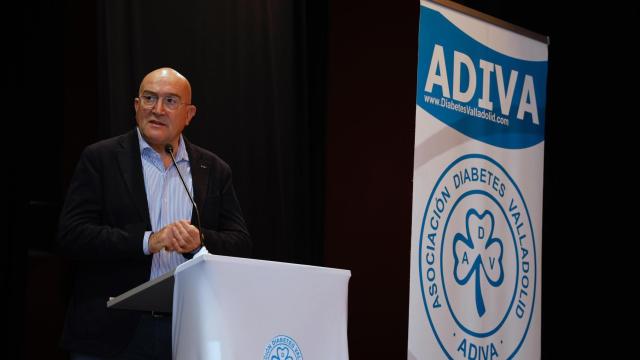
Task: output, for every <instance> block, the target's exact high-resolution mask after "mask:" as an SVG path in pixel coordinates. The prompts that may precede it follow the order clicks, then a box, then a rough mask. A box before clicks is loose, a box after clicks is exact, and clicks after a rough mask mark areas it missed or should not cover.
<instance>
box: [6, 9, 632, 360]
mask: <svg viewBox="0 0 640 360" xmlns="http://www.w3.org/2000/svg"><path fill="white" fill-rule="evenodd" d="M461 3H463V4H465V5H467V6H470V7H472V8H474V9H476V10H479V11H482V12H485V13H487V14H490V15H493V16H495V17H498V18H500V19H502V20H506V21H508V22H511V23H514V24H516V25H519V26H522V27H524V28H527V29H529V30H532V31H535V32H538V33H540V34H544V35H549V36H550V38H551V44H550V47H549V54H550V55H549V79H548V98H547V120H546V125H547V128H546V132H547V133H546V144H545V173H544V217H543V239H544V241H543V255H542V269H543V270H542V271H543V278H544V281H543V283H542V284H543V285H542V286H543V296H542V308H543V313H542V314H543V318H542V321H543V322H542V325H543V331H542V340H543V342H542V352H543V357H544V358H558V357H560V358H561V357H563V355H572V356H575V355H576V352H579V351H585V352H586V351H590V350H589V349H590V347H584V346H582V347H576V346H572V345H571V344H568V336H569V337H572V336H573V335H571V336H570V334H569V333H575V332H580V333H581V334H583V335H584V336H585V337H586V339H588V340H593V342H591V343H592V344H594V346H595V345H597V344H598V343H601V342H602V341H603V340H602V339H603V337H605V338H606V336H607V334H603V333H602V331H596V330H594V328H595V326H594V325H593V322H599V321H607V319H608V318H610V316H609V315H607V314H608V313H607V311H609V310H610V309H611V308H612V307H615V306H616V300H615V298H616V294H615V292H612V291H611V290H608V289H607V288H606V286H604V285H603V283H602V282H601V281H600V280H599V279H601V278H602V277H603V276H604V274H603V273H604V271H603V264H611V266H610V267H612V268H613V271H612V272H611V274H613V277H614V278H615V277H616V276H617V275H620V274H623V273H624V272H626V271H627V270H628V267H629V265H627V266H625V264H627V263H629V259H628V258H625V257H624V256H623V255H624V252H625V251H624V250H625V249H626V248H627V246H628V245H626V244H627V243H628V242H629V241H630V240H631V238H628V235H625V232H624V230H625V229H626V228H628V227H629V222H628V221H627V220H626V218H625V216H624V215H625V214H624V213H622V212H621V211H620V210H619V209H620V208H619V205H620V203H623V202H625V201H631V199H630V197H631V196H632V195H633V196H634V191H632V190H629V187H631V188H632V187H633V184H634V182H637V180H635V179H637V176H635V177H634V176H632V175H630V174H629V173H627V172H626V171H629V168H632V167H634V165H635V163H637V160H634V159H633V156H632V154H634V153H637V151H636V152H634V151H633V149H632V147H633V145H634V144H633V142H632V141H630V140H629V134H630V129H631V128H632V127H631V126H632V125H633V124H632V123H633V122H635V121H637V120H638V115H637V114H636V113H637V110H635V108H634V105H635V103H636V102H637V101H636V100H635V99H636V97H637V87H638V85H637V79H638V76H637V72H638V69H637V68H638V65H637V63H638V61H637V58H636V57H635V56H634V55H632V53H633V52H634V51H636V50H635V49H634V47H637V43H638V40H637V39H635V38H634V36H635V35H632V34H635V33H636V32H637V26H638V6H637V5H635V3H631V4H629V5H624V6H622V5H620V4H617V5H615V6H614V5H612V4H604V5H601V6H598V7H593V6H586V5H585V6H581V7H573V8H568V7H567V8H562V9H558V4H556V3H554V2H552V1H550V0H543V1H535V2H534V1H528V2H524V3H523V2H512V1H498V0H494V1H463V2H461ZM14 6H15V5H14ZM418 13H419V3H418V1H405V0H402V1H400V0H397V1H381V0H371V1H367V2H356V1H345V0H341V1H338V0H329V1H318V0H316V1H313V0H282V1H277V0H271V1H269V0H253V1H249V0H221V1H206V0H195V1H183V2H179V3H177V2H170V1H164V0H162V1H135V2H134V1H131V2H129V1H118V0H116V1H109V0H97V1H94V2H90V1H80V0H66V1H64V2H53V1H44V0H34V1H30V2H28V3H25V4H23V5H20V6H16V8H15V9H14V8H13V7H12V8H10V9H9V10H7V11H6V12H5V14H4V16H3V18H4V20H5V25H3V27H7V28H6V29H4V28H3V29H4V30H5V31H4V33H5V34H6V36H5V38H6V43H5V46H6V49H7V50H8V51H7V53H6V54H5V55H4V56H5V57H7V58H9V59H10V60H11V61H12V62H11V64H12V65H11V66H6V68H5V73H4V74H3V75H4V79H5V84H6V85H7V88H8V90H9V93H10V96H7V97H6V98H5V99H4V100H5V101H6V102H5V112H6V111H7V110H8V107H14V106H17V107H18V108H19V109H20V111H19V112H18V113H17V115H11V116H7V117H6V118H5V122H6V123H7V127H6V129H7V131H10V132H11V134H6V136H5V140H6V141H9V142H10V144H12V145H11V146H8V147H7V148H6V150H5V153H4V156H5V158H6V159H8V160H9V162H8V163H7V165H6V166H7V167H6V169H7V170H6V171H5V173H8V174H10V175H11V176H10V177H9V179H10V181H9V185H8V186H6V189H5V191H6V192H7V196H6V197H5V198H6V199H7V200H6V204H7V210H8V212H7V214H8V216H6V217H4V219H5V220H3V221H7V220H8V221H7V224H6V226H3V229H5V233H4V236H3V237H5V238H6V239H7V246H6V247H5V249H6V250H5V252H4V258H3V260H4V261H3V273H5V274H6V276H4V277H3V279H4V285H5V287H6V288H7V289H8V295H7V296H5V297H4V300H3V301H6V302H8V303H7V304H6V307H5V309H9V311H7V313H8V316H7V321H8V322H9V324H11V325H10V326H11V329H12V331H11V333H10V336H9V337H8V338H6V339H5V341H7V345H6V346H5V349H7V350H8V358H15V359H21V358H27V359H41V358H47V359H65V358H66V354H65V353H64V352H63V351H61V350H60V349H58V347H57V341H58V339H59V336H60V331H61V326H62V319H63V316H64V311H65V306H66V301H67V295H68V294H67V291H68V289H69V287H70V286H71V284H70V283H69V281H70V280H69V271H70V270H71V265H70V264H69V263H67V262H66V261H65V260H63V259H62V258H61V257H60V256H58V255H57V254H56V252H55V246H54V240H55V232H56V222H57V216H58V212H59V209H60V207H61V205H62V201H63V199H64V195H65V192H66V187H67V184H68V182H69V180H70V177H71V174H72V172H73V169H74V166H75V164H76V161H77V160H78V157H79V154H80V151H81V150H82V149H83V148H84V147H85V146H86V145H88V144H90V143H92V142H95V141H97V140H100V139H103V138H107V137H110V136H113V135H116V134H120V133H122V132H124V131H126V130H128V129H131V128H132V127H133V126H134V124H135V121H134V111H133V98H134V97H135V96H136V94H137V89H138V85H139V82H140V80H141V78H142V77H143V76H144V75H145V74H146V73H147V72H149V71H150V70H152V69H155V68H157V67H160V66H170V67H174V68H175V69H176V70H178V71H180V72H181V73H182V74H184V75H185V76H187V77H188V78H189V79H190V81H191V84H192V87H193V89H194V98H193V102H194V103H195V104H196V105H197V106H198V113H197V115H196V118H195V119H194V121H193V123H192V125H191V126H190V127H189V128H187V130H186V133H185V134H186V136H187V137H188V138H189V139H190V140H192V141H193V142H194V143H196V144H199V145H201V146H204V147H205V148H208V149H210V150H212V151H214V152H216V153H217V154H219V155H220V156H221V157H222V158H223V159H225V160H226V161H227V162H228V163H229V164H230V165H231V167H232V169H233V170H234V184H235V186H236V191H237V194H238V197H239V200H240V203H241V205H242V207H243V210H244V213H245V218H246V220H247V223H248V226H249V229H250V231H251V233H252V237H253V239H254V243H255V251H254V257H255V258H259V259H271V260H277V261H287V262H297V263H305V264H313V265H321V266H330V267H338V268H345V269H350V270H351V271H352V278H351V281H350V289H349V347H350V357H351V359H356V360H357V359H387V358H388V359H404V358H406V347H407V324H408V323H407V316H408V310H407V309H408V301H409V253H410V231H411V196H412V194H411V191H412V183H411V178H412V172H413V140H414V139H413V130H414V129H413V127H414V121H415V77H416V65H417V64H416V60H417V36H418ZM15 18H18V19H21V20H22V21H21V26H20V27H18V26H14V27H9V26H7V25H6V24H9V23H10V21H13V23H14V24H15V23H16V22H15ZM13 62H15V64H14V63H13ZM627 88H631V89H632V91H627V90H625V89H627ZM633 89H635V91H633ZM12 90H13V91H12ZM609 155H611V156H609ZM612 229H615V230H612ZM616 240H618V241H616ZM614 244H616V245H614ZM620 244H622V246H621V245H620ZM621 249H622V251H621ZM616 259H619V260H620V261H616ZM587 304H589V305H587ZM584 308H586V309H587V310H583V309H584ZM614 333H615V332H614ZM582 341H583V342H586V343H590V341H585V340H584V338H583V340H582Z"/></svg>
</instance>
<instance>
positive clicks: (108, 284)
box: [58, 129, 251, 356]
mask: <svg viewBox="0 0 640 360" xmlns="http://www.w3.org/2000/svg"><path fill="white" fill-rule="evenodd" d="M183 139H184V137H183ZM185 145H186V149H187V153H188V154H189V161H190V163H191V176H192V179H193V196H194V200H195V202H196V204H197V205H198V207H199V209H200V216H201V220H202V224H200V226H201V231H202V232H203V234H204V243H205V245H206V247H207V249H208V250H209V252H211V253H214V254H219V255H233V256H247V255H249V254H250V251H251V240H250V238H249V233H248V231H247V228H246V225H245V222H244V220H243V218H242V213H241V210H240V206H239V204H238V200H237V198H236V195H235V191H234V188H233V185H232V182H231V169H230V168H229V166H228V165H227V164H226V163H225V162H224V161H222V160H221V159H220V158H219V157H217V156H216V155H214V154H213V153H211V152H209V151H207V150H205V149H202V148H200V147H198V146H195V145H193V144H191V143H189V142H188V141H186V139H185ZM185 196H187V195H186V194H185ZM191 221H192V223H193V224H196V223H197V221H196V219H195V211H194V212H193V217H192V219H191ZM150 230H151V222H150V219H149V208H148V204H147V197H146V191H145V185H144V175H143V172H142V160H141V157H140V146H139V142H138V135H137V131H136V129H133V130H132V131H130V132H128V133H126V134H124V135H121V136H118V137H114V138H111V139H107V140H104V141H101V142H98V143H96V144H93V145H90V146H88V147H87V148H86V149H85V150H84V151H83V153H82V156H81V158H80V161H79V163H78V165H77V167H76V170H75V174H74V176H73V178H72V181H71V184H70V187H69V191H68V194H67V198H66V200H65V204H64V207H63V209H62V213H61V215H60V224H59V230H58V242H59V245H60V249H61V251H62V252H63V254H64V255H66V256H68V257H70V258H72V259H73V260H74V288H73V292H72V295H71V299H70V303H69V307H68V310H67V317H66V321H65V328H64V333H63V336H62V345H63V347H65V348H68V349H69V350H71V351H74V352H81V353H87V354H96V355H99V356H104V355H112V354H117V353H118V352H120V351H121V350H123V349H124V347H125V346H126V345H127V344H128V342H129V340H130V339H131V337H132V334H133V332H134V330H135V328H136V326H137V323H138V321H139V318H140V313H138V312H134V311H123V310H111V309H107V307H106V303H107V300H108V299H109V297H111V296H117V295H120V294H122V293H124V292H125V291H127V290H129V289H131V288H133V287H135V286H138V285H140V284H142V283H144V282H146V281H148V280H149V276H150V273H151V259H152V255H145V254H144V252H143V248H142V239H143V238H144V232H145V231H150Z"/></svg>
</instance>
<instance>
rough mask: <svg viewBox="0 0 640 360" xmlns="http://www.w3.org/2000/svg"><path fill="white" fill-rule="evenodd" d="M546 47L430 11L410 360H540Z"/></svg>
mask: <svg viewBox="0 0 640 360" xmlns="http://www.w3.org/2000/svg"><path fill="white" fill-rule="evenodd" d="M547 66H548V44H547V43H546V42H541V41H540V40H535V39H532V38H529V37H526V36H524V35H521V34H520V33H516V32H514V31H511V30H507V29H505V28H502V27H499V26H497V25H495V24H494V23H490V22H488V21H485V20H483V19H480V18H477V17H474V16H471V15H468V14H466V13H463V12H459V11H456V10H454V9H452V8H449V7H445V6H442V5H439V4H436V3H433V2H427V1H422V3H421V8H420V33H419V50H418V70H417V87H416V129H415V155H414V178H413V210H412V235H411V237H412V238H411V243H412V247H411V249H412V250H411V285H410V304H409V306H410V308H409V340H408V358H409V359H447V358H449V359H511V358H516V359H539V358H540V320H541V319H540V314H541V310H540V304H541V294H540V289H541V268H540V265H541V245H542V179H543V155H544V125H545V100H546V81H547Z"/></svg>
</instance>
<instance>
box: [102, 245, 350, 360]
mask: <svg viewBox="0 0 640 360" xmlns="http://www.w3.org/2000/svg"><path fill="white" fill-rule="evenodd" d="M350 277H351V273H350V271H348V270H339V269H332V268H324V267H317V266H308V265H297V264H288V263H280V262H273V261H264V260H252V259H243V258H235V257H228V256H218V255H211V254H204V255H198V256H196V257H195V258H193V259H192V260H189V261H187V262H185V263H183V264H181V265H180V266H178V267H177V268H176V269H175V270H174V271H173V272H169V273H167V274H165V275H163V276H161V277H159V278H156V279H154V280H152V281H149V282H147V283H145V284H142V285H140V286H138V287H136V288H134V289H132V290H130V291H127V292H126V293H124V294H122V295H120V296H118V297H116V298H113V299H111V300H110V301H109V302H108V303H107V306H109V307H112V308H118V309H128V310H145V311H149V310H155V311H169V310H170V311H172V312H173V318H172V320H173V324H172V339H173V344H172V347H173V359H180V360H188V359H212V360H218V359H264V360H285V359H286V360H313V359H321V360H323V359H335V360H342V359H344V360H346V359H348V358H349V355H348V343H347V294H348V283H349V278H350Z"/></svg>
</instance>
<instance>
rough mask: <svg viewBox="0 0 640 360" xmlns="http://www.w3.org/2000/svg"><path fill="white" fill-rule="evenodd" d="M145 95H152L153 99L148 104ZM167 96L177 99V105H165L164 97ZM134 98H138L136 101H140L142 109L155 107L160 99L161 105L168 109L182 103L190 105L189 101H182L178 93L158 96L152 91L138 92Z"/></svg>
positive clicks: (174, 109)
mask: <svg viewBox="0 0 640 360" xmlns="http://www.w3.org/2000/svg"><path fill="white" fill-rule="evenodd" d="M145 97H153V98H155V100H154V101H153V103H152V104H149V103H148V102H147V101H146V100H145ZM168 98H174V99H176V100H177V101H178V105H176V106H175V107H174V108H172V106H173V105H167V102H166V99H168ZM136 99H138V101H140V106H142V108H143V109H147V110H151V109H153V108H155V107H156V105H158V102H159V101H162V107H163V108H164V109H166V110H169V111H176V110H178V109H179V108H180V107H181V106H182V105H192V104H190V103H186V102H184V101H182V98H181V97H180V96H178V95H173V94H168V95H163V96H160V95H158V94H156V93H154V92H148V91H147V92H144V93H142V94H140V95H139V96H138V97H137V98H136ZM161 99H162V100H161Z"/></svg>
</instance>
